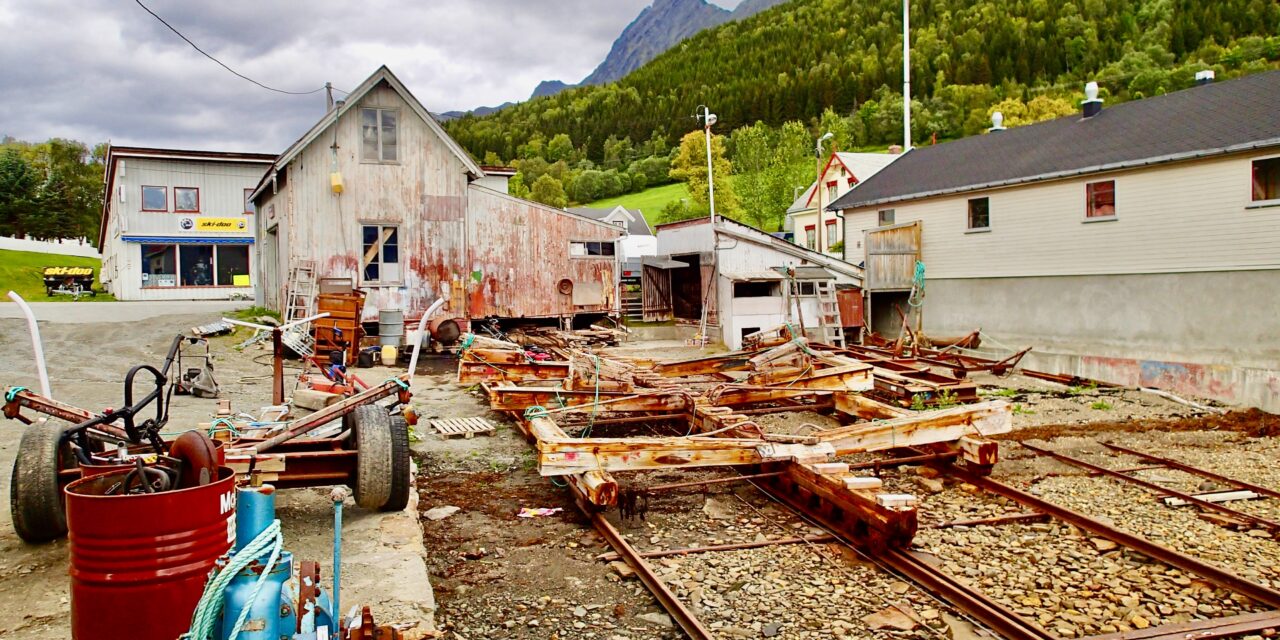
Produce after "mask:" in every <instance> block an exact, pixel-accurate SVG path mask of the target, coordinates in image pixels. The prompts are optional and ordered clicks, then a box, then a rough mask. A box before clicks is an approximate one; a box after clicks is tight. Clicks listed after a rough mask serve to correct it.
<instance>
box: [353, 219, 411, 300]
mask: <svg viewBox="0 0 1280 640" xmlns="http://www.w3.org/2000/svg"><path fill="white" fill-rule="evenodd" d="M359 224H360V248H361V251H362V254H361V256H360V272H359V274H358V275H359V282H360V284H361V285H362V286H371V287H386V286H399V285H401V284H403V283H404V270H403V269H402V268H401V266H400V265H402V264H404V261H403V260H402V256H403V253H404V252H403V251H402V250H401V248H402V247H403V246H404V243H403V242H402V241H401V236H402V234H401V233H400V232H401V230H402V229H401V226H402V225H401V224H400V223H398V222H395V223H384V222H364V221H361V222H360V223H359ZM365 227H373V228H375V229H377V230H378V237H379V240H378V255H377V257H376V258H374V259H376V260H377V262H378V278H377V279H376V280H370V279H368V278H366V277H365V275H364V274H365V270H366V269H368V268H369V265H370V264H373V260H374V259H370V260H369V261H368V262H365V259H364V255H363V252H364V244H365V243H364V230H365ZM386 229H395V230H396V244H395V246H396V260H395V262H394V263H388V262H387V261H386V258H385V256H384V252H385V250H386V238H385V237H384V235H383V231H384V230H386ZM387 264H395V265H396V278H395V279H394V280H388V279H385V278H384V277H383V268H384V267H385V266H386V265H387Z"/></svg>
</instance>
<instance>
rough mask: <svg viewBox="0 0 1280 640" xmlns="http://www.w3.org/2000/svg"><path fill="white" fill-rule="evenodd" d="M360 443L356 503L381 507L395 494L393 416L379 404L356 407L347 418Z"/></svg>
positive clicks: (347, 425)
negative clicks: (393, 483) (393, 478)
mask: <svg viewBox="0 0 1280 640" xmlns="http://www.w3.org/2000/svg"><path fill="white" fill-rule="evenodd" d="M343 421H344V422H345V423H346V424H345V426H346V428H348V429H351V437H352V439H353V440H354V443H355V447H356V482H355V486H353V487H351V489H352V491H353V492H354V493H355V498H356V504H358V505H360V506H361V507H363V508H365V509H368V510H370V511H375V510H378V509H381V508H382V506H383V505H384V504H386V503H387V500H388V499H389V498H390V497H391V484H392V473H391V467H392V465H391V461H392V457H393V456H392V455H391V449H392V445H391V416H388V415H387V412H386V410H385V409H383V408H382V407H379V406H378V405H372V404H369V405H364V406H362V407H356V409H355V411H352V412H351V413H349V414H347V415H346V417H345V418H344V419H343Z"/></svg>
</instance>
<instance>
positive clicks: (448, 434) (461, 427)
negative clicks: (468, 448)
mask: <svg viewBox="0 0 1280 640" xmlns="http://www.w3.org/2000/svg"><path fill="white" fill-rule="evenodd" d="M431 427H432V428H434V429H435V430H436V433H438V434H440V437H441V438H445V439H449V438H471V437H474V436H475V435H476V434H477V433H479V434H482V435H493V433H494V430H495V427H494V426H493V425H492V424H490V422H489V421H488V420H485V419H484V418H446V419H443V420H432V421H431Z"/></svg>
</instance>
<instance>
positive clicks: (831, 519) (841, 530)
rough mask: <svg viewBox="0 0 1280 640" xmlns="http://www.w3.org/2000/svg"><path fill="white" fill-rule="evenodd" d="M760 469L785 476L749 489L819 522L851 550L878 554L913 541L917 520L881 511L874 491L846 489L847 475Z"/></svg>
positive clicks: (911, 514)
mask: <svg viewBox="0 0 1280 640" xmlns="http://www.w3.org/2000/svg"><path fill="white" fill-rule="evenodd" d="M779 467H781V468H779ZM761 468H762V469H764V470H765V471H766V472H768V471H779V470H780V471H784V472H785V473H783V474H781V475H778V476H772V477H767V478H762V479H760V480H759V481H758V482H757V481H753V482H752V484H755V485H756V486H757V487H759V488H760V489H761V490H763V491H765V492H766V493H768V494H769V495H771V496H773V497H774V499H776V500H778V501H779V502H782V503H783V504H786V505H788V506H790V507H791V508H792V509H795V510H797V511H799V512H801V513H804V514H807V515H808V516H810V517H811V518H813V519H814V520H816V521H817V522H820V523H822V525H823V526H825V527H827V528H828V529H830V530H831V531H834V532H835V533H837V534H839V535H840V536H841V537H842V538H844V539H846V540H848V541H849V542H850V543H852V544H853V545H854V546H857V547H859V548H862V549H868V550H871V551H879V550H883V549H888V548H895V547H905V546H909V545H910V544H911V540H912V538H914V537H915V534H916V529H917V527H918V521H917V514H916V510H915V508H914V507H912V506H885V505H884V504H881V501H880V496H878V495H877V494H876V490H875V489H870V490H852V489H849V488H848V485H847V483H846V482H845V478H846V477H848V476H847V474H824V473H818V472H817V471H815V470H814V467H813V465H805V464H794V463H781V464H769V465H763V466H762V467H761ZM904 497H907V498H910V496H904Z"/></svg>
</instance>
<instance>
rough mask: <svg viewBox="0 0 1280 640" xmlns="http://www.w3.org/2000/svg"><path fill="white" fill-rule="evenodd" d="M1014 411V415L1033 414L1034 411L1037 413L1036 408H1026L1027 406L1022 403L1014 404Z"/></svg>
mask: <svg viewBox="0 0 1280 640" xmlns="http://www.w3.org/2000/svg"><path fill="white" fill-rule="evenodd" d="M1013 413H1014V415H1024V414H1032V413H1035V410H1034V409H1028V408H1026V407H1024V406H1022V405H1021V404H1014V405H1013Z"/></svg>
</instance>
